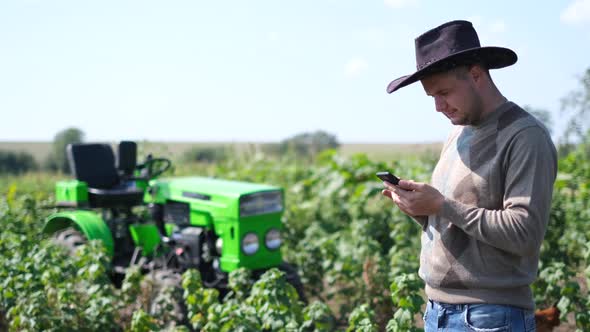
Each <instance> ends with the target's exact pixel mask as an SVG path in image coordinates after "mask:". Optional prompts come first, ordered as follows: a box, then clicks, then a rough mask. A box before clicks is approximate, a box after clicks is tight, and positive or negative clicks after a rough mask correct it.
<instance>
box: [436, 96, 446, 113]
mask: <svg viewBox="0 0 590 332" xmlns="http://www.w3.org/2000/svg"><path fill="white" fill-rule="evenodd" d="M447 106H448V104H447V102H446V101H445V100H444V99H443V98H442V97H438V96H435V97H434V107H435V108H436V111H437V112H444V111H445V110H446V109H447Z"/></svg>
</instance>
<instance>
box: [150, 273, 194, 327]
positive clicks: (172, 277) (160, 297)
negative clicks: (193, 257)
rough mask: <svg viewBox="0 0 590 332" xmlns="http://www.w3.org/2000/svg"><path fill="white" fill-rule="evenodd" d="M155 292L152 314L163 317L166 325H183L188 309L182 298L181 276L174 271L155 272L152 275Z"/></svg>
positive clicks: (153, 294) (152, 300)
mask: <svg viewBox="0 0 590 332" xmlns="http://www.w3.org/2000/svg"><path fill="white" fill-rule="evenodd" d="M150 277H151V279H152V280H153V285H154V286H153V292H152V299H151V303H150V314H151V315H153V316H154V317H163V318H164V320H165V321H167V324H166V325H170V323H171V324H173V325H177V324H182V323H184V321H185V318H186V307H185V305H184V299H183V298H182V278H181V275H180V274H179V273H177V272H174V271H172V270H155V271H153V272H152V274H150Z"/></svg>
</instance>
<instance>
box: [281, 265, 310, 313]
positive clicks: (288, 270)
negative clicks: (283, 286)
mask: <svg viewBox="0 0 590 332" xmlns="http://www.w3.org/2000/svg"><path fill="white" fill-rule="evenodd" d="M279 270H281V271H283V272H285V276H286V278H287V282H288V283H290V284H291V286H293V288H295V290H296V291H297V295H299V300H301V302H303V303H305V304H307V297H305V291H304V290H303V283H302V282H301V278H299V273H297V269H296V268H295V266H293V265H291V264H289V263H285V262H283V263H281V265H279Z"/></svg>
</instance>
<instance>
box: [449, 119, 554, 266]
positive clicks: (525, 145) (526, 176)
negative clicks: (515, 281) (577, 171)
mask: <svg viewBox="0 0 590 332" xmlns="http://www.w3.org/2000/svg"><path fill="white" fill-rule="evenodd" d="M504 170H505V172H504V175H505V178H504V196H503V208H502V209H501V210H489V209H484V208H478V207H477V206H470V205H467V204H464V203H461V202H458V201H456V200H453V199H450V198H448V197H445V200H444V203H443V207H442V210H441V212H440V213H439V215H440V216H441V217H443V218H446V219H448V220H449V221H450V222H452V223H453V224H454V225H456V226H457V227H459V228H461V229H462V230H463V231H464V232H465V233H467V234H468V235H470V236H472V237H474V238H476V239H477V240H479V241H482V242H484V243H487V244H489V245H491V246H493V247H496V248H499V249H501V250H505V251H508V252H510V253H512V254H515V255H518V256H528V255H531V254H534V253H536V252H537V251H538V250H539V247H540V245H541V241H542V240H543V237H544V235H545V229H546V227H547V221H548V219H549V211H550V208H551V198H552V193H553V183H554V181H555V176H556V173H557V156H556V151H555V147H554V146H553V143H552V142H551V139H550V138H549V137H548V135H547V134H546V132H545V131H544V130H542V129H541V128H539V127H528V128H525V129H523V130H521V131H520V132H519V133H517V134H516V135H515V136H514V138H513V139H512V141H511V143H510V146H509V147H508V149H507V153H506V155H505V157H504Z"/></svg>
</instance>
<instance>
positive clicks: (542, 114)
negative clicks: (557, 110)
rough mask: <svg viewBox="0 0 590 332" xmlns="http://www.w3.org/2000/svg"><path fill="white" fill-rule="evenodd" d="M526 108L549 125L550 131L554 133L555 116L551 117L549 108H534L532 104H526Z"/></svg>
mask: <svg viewBox="0 0 590 332" xmlns="http://www.w3.org/2000/svg"><path fill="white" fill-rule="evenodd" d="M524 109H525V110H526V111H527V112H529V113H530V114H532V115H533V116H534V117H535V118H537V119H538V120H539V121H541V123H543V124H544V125H545V127H547V130H549V133H553V118H552V117H551V113H550V112H549V111H548V110H545V109H541V108H533V107H531V106H528V105H525V106H524Z"/></svg>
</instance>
